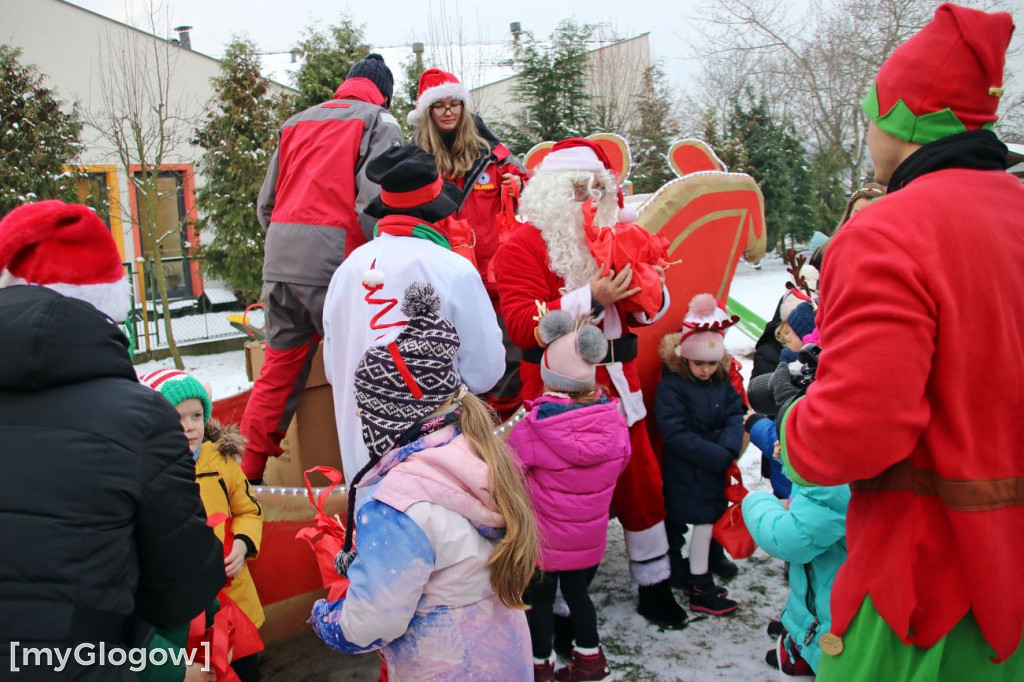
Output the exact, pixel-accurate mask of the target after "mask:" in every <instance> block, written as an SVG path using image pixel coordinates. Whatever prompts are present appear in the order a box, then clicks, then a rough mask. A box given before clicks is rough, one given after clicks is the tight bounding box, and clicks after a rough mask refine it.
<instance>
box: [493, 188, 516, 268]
mask: <svg viewBox="0 0 1024 682" xmlns="http://www.w3.org/2000/svg"><path fill="white" fill-rule="evenodd" d="M518 205H519V183H517V182H507V183H504V184H503V185H502V186H501V205H500V207H499V208H498V215H496V216H494V230H495V232H497V235H498V247H499V248H500V247H501V245H502V244H504V243H505V242H506V241H508V238H509V236H510V235H511V234H512V233H513V232H514V231H515V230H516V228H517V227H519V226H520V225H521V224H522V223H520V222H519V219H518V218H516V206H518ZM495 283H496V281H495V278H494V259H493V258H492V259H491V260H490V261H489V262H488V263H487V284H488V285H489V286H491V287H493V286H494V285H495Z"/></svg>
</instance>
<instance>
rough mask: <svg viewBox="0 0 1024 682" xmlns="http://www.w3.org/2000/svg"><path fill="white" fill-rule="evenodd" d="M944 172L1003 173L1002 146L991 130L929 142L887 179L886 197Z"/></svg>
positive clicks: (1004, 168)
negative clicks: (965, 169) (993, 171)
mask: <svg viewBox="0 0 1024 682" xmlns="http://www.w3.org/2000/svg"><path fill="white" fill-rule="evenodd" d="M946 168H967V169H971V170H1000V171H1001V170H1006V145H1005V144H1003V143H1002V142H1000V141H999V138H998V137H996V134H995V133H993V132H992V131H991V130H971V131H968V132H966V133H958V134H956V135H950V136H949V137H943V138H942V139H939V140H935V142H929V143H928V144H926V145H924V146H923V147H921V148H920V149H918V150H917V151H916V152H914V153H913V154H911V155H910V156H908V157H907V158H906V159H904V160H903V163H901V164H900V165H899V167H897V168H896V170H895V171H893V174H892V177H891V178H889V188H888V193H889V194H892V193H893V192H895V191H896V190H898V189H902V188H903V187H906V186H907V185H908V184H910V182H911V181H912V180H915V179H916V178H919V177H921V176H922V175H925V174H927V173H934V172H935V171H938V170H943V169H946Z"/></svg>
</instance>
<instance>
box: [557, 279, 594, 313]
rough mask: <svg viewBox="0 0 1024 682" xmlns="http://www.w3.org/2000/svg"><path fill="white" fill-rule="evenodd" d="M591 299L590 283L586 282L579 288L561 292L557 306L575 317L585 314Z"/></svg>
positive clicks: (588, 310)
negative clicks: (564, 292) (565, 292)
mask: <svg viewBox="0 0 1024 682" xmlns="http://www.w3.org/2000/svg"><path fill="white" fill-rule="evenodd" d="M592 300H593V298H592V296H591V293H590V284H589V283H588V284H586V285H584V286H581V287H580V288H579V289H574V290H572V291H570V292H568V293H567V294H563V295H562V297H561V298H560V299H559V306H560V308H561V309H562V310H564V311H565V312H567V313H569V314H570V315H572V316H573V317H574V318H576V317H579V316H581V315H586V314H588V313H589V312H590V311H591V307H590V303H591V301H592Z"/></svg>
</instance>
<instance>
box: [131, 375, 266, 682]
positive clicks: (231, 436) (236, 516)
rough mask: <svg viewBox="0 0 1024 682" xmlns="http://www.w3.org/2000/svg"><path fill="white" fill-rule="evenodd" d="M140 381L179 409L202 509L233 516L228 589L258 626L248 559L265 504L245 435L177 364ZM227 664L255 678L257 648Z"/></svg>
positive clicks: (245, 677)
mask: <svg viewBox="0 0 1024 682" xmlns="http://www.w3.org/2000/svg"><path fill="white" fill-rule="evenodd" d="M140 381H141V382H142V383H143V384H146V385H147V386H149V387H150V388H152V389H153V390H155V391H158V392H159V393H160V394H161V395H163V396H164V397H165V398H167V400H168V401H170V403H171V404H172V405H174V406H175V408H177V410H178V415H179V416H180V417H181V426H182V428H183V429H184V431H185V436H186V437H187V438H188V446H189V450H190V451H191V452H192V457H193V459H195V462H196V482H197V483H198V484H199V495H200V498H202V500H203V507H205V509H206V515H207V516H212V515H213V514H217V513H224V514H227V515H228V516H230V517H231V529H232V531H233V532H234V536H235V539H234V542H233V545H232V547H231V548H230V553H229V554H228V556H227V557H226V558H225V559H224V572H225V573H226V574H227V576H228V578H229V579H231V585H230V586H229V587H228V588H227V594H228V596H229V597H231V599H233V600H234V601H235V603H236V604H238V606H239V608H240V609H241V610H242V611H243V612H244V613H245V615H247V616H248V617H249V618H250V619H251V620H252V622H253V623H254V624H255V625H256V627H260V626H261V625H263V621H264V620H265V618H264V615H263V606H262V605H261V604H260V599H259V595H258V594H257V593H256V585H255V584H254V583H253V581H252V576H251V575H249V568H248V566H246V560H247V559H253V558H255V557H256V555H257V554H258V553H259V548H260V540H261V539H262V537H263V509H262V508H261V507H260V504H259V502H258V501H257V500H256V497H255V495H253V493H252V490H250V488H249V482H248V481H247V480H246V478H245V474H243V473H242V468H241V466H239V464H238V459H239V458H241V456H242V453H243V451H244V450H245V439H244V438H243V437H242V436H241V434H239V432H238V427H236V426H227V427H226V426H222V425H221V424H220V423H219V422H218V421H217V420H215V419H211V418H210V412H211V411H212V409H213V405H212V403H211V402H210V396H209V394H208V393H207V391H206V389H205V388H204V387H203V385H202V384H201V383H199V381H198V380H197V379H196V378H195V377H193V376H191V375H189V374H186V373H185V372H181V371H178V370H173V369H161V370H157V371H155V372H150V373H149V374H146V375H145V376H143V377H141V378H140ZM214 532H215V533H216V534H217V537H218V538H220V540H221V541H222V542H223V541H224V526H223V525H220V526H217V528H215V529H214ZM231 667H232V668H234V670H235V672H236V673H237V674H238V676H239V678H240V679H241V680H242V682H247V680H250V679H252V680H258V679H259V665H258V661H257V658H256V655H255V654H254V655H252V656H247V657H245V658H241V659H238V660H235V661H232V663H231Z"/></svg>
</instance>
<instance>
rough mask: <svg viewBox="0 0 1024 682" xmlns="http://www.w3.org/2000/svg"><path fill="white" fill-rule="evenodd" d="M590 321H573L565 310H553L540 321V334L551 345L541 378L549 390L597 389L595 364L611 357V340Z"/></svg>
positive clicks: (546, 351) (578, 390)
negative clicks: (609, 355) (609, 352)
mask: <svg viewBox="0 0 1024 682" xmlns="http://www.w3.org/2000/svg"><path fill="white" fill-rule="evenodd" d="M588 319H589V318H580V319H573V317H572V316H571V315H570V314H569V313H567V312H565V311H564V310H552V311H550V312H548V313H546V314H545V315H544V316H543V317H542V318H540V322H539V323H538V332H539V336H540V339H541V341H542V342H543V343H544V344H545V345H546V346H547V347H546V348H545V349H544V357H543V358H542V359H541V363H540V376H541V379H542V380H543V381H544V385H545V386H547V387H548V388H549V389H551V390H553V391H559V392H561V393H577V392H580V391H587V390H590V389H591V388H593V386H594V365H596V364H597V363H599V362H601V361H602V360H604V358H605V356H606V355H607V354H608V339H606V338H605V337H604V333H602V332H601V330H600V329H598V328H597V327H595V326H594V325H592V324H589V323H588Z"/></svg>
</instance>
